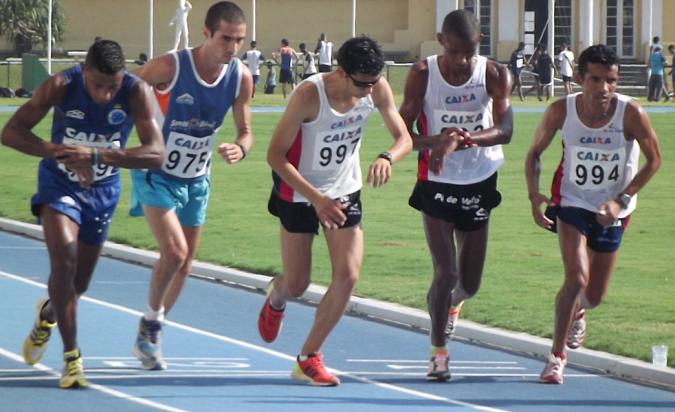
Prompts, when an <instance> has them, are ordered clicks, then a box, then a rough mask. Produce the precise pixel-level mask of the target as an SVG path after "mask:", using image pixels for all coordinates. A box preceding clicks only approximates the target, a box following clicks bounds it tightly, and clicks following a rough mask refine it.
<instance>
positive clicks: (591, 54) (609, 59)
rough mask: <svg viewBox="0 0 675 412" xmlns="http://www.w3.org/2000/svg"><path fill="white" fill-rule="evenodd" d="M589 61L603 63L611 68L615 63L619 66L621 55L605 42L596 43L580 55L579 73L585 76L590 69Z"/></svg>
mask: <svg viewBox="0 0 675 412" xmlns="http://www.w3.org/2000/svg"><path fill="white" fill-rule="evenodd" d="M589 63H596V64H602V65H603V66H605V67H607V68H609V67H612V66H614V65H616V66H617V68H618V67H619V57H617V55H616V53H615V52H614V50H613V49H612V48H610V47H607V46H605V45H604V44H596V45H594V46H590V47H588V48H587V49H586V50H584V51H582V52H581V55H579V75H580V76H582V77H583V75H584V74H586V72H587V70H588V64H589Z"/></svg>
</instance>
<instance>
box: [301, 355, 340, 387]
mask: <svg viewBox="0 0 675 412" xmlns="http://www.w3.org/2000/svg"><path fill="white" fill-rule="evenodd" d="M291 377H292V378H293V379H295V380H298V381H302V382H305V383H308V384H310V385H312V386H337V385H339V384H340V379H338V377H337V376H334V375H331V374H330V373H328V371H326V367H325V366H323V359H322V358H321V353H320V352H316V353H310V354H309V355H307V359H306V360H304V361H301V360H300V356H298V357H297V359H296V362H295V367H294V368H293V371H292V372H291Z"/></svg>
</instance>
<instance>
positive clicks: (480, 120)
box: [400, 10, 513, 381]
mask: <svg viewBox="0 0 675 412" xmlns="http://www.w3.org/2000/svg"><path fill="white" fill-rule="evenodd" d="M438 40H439V42H440V43H441V45H442V46H443V49H444V53H443V54H442V55H438V56H431V57H429V58H427V59H425V60H422V61H420V62H418V63H416V64H415V65H414V66H413V67H412V69H411V70H410V73H409V74H408V79H407V80H406V85H405V94H404V98H403V104H402V105H401V110H400V112H401V116H402V117H403V120H405V122H406V125H407V126H408V130H409V131H410V133H411V136H412V137H413V143H414V147H415V149H417V150H418V151H419V156H418V159H419V161H418V173H417V184H416V185H415V188H414V190H413V193H412V195H411V196H410V200H409V204H410V206H412V207H413V208H415V209H418V210H419V211H420V212H421V213H422V220H423V224H424V231H425V234H426V239H427V244H428V247H429V251H430V252H431V255H432V262H433V264H434V276H433V280H432V282H431V285H430V287H429V293H428V295H427V297H428V299H427V301H428V308H429V315H430V316H431V345H432V347H431V359H430V361H429V370H428V372H427V379H430V380H440V381H445V380H448V379H450V371H449V369H448V365H449V361H448V359H449V356H448V350H447V347H446V345H447V341H448V339H449V338H450V337H452V335H453V334H454V330H455V327H456V325H457V320H458V318H459V310H460V308H461V307H462V304H463V302H464V301H465V300H466V299H468V298H470V297H472V296H473V295H475V294H476V293H477V292H478V289H479V287H480V282H481V278H482V275H483V265H484V262H485V255H486V250H487V239H488V237H487V234H488V221H489V217H490V210H491V209H493V208H495V207H496V206H497V205H499V203H500V201H501V195H500V193H499V192H498V191H497V169H499V167H500V166H501V165H502V164H503V162H504V155H503V154H502V149H501V145H502V144H505V143H508V142H509V141H510V140H511V134H512V130H513V113H512V111H511V103H510V101H509V96H510V93H511V87H512V85H511V83H512V81H511V76H510V74H509V71H508V70H507V69H506V67H504V66H502V65H501V64H499V63H497V62H495V61H492V60H488V59H486V58H485V57H482V56H478V55H476V50H478V45H479V42H480V26H479V24H478V21H477V19H476V17H475V16H474V15H473V14H472V13H471V12H469V11H466V10H456V11H453V12H452V13H450V14H448V15H447V16H446V17H445V20H444V21H443V32H442V33H439V34H438ZM415 124H417V133H414V132H413V126H414V125H415Z"/></svg>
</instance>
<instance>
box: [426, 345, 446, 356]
mask: <svg viewBox="0 0 675 412" xmlns="http://www.w3.org/2000/svg"><path fill="white" fill-rule="evenodd" d="M429 352H430V353H431V356H436V355H437V354H438V353H441V352H442V353H448V348H447V347H445V346H434V345H431V348H430V349H429Z"/></svg>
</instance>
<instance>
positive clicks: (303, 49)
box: [300, 43, 316, 80]
mask: <svg viewBox="0 0 675 412" xmlns="http://www.w3.org/2000/svg"><path fill="white" fill-rule="evenodd" d="M300 55H301V56H302V80H305V79H306V78H308V77H310V76H312V75H314V74H316V65H315V64H314V55H313V54H312V53H310V52H308V51H307V45H306V44H305V43H300Z"/></svg>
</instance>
